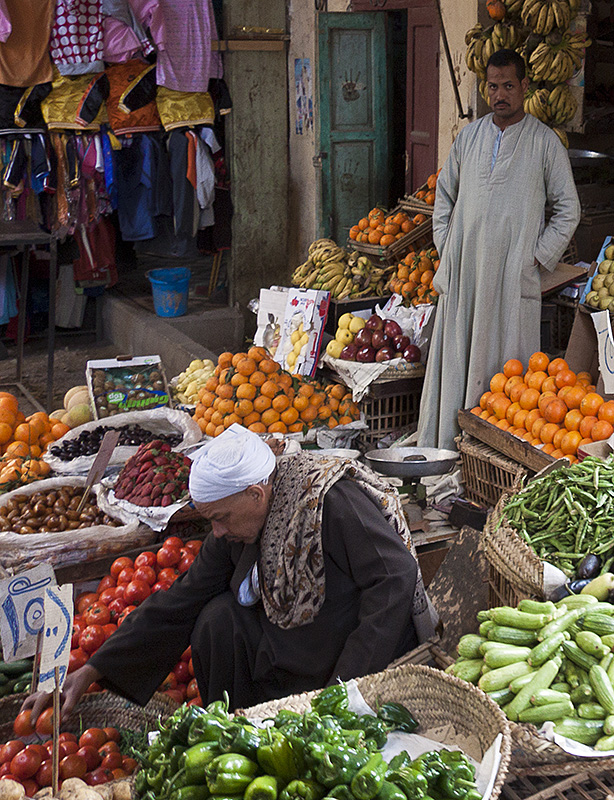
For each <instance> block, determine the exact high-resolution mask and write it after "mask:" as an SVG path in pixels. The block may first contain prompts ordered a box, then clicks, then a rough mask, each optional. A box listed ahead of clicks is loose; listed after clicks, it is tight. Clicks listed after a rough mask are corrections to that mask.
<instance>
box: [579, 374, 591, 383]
mask: <svg viewBox="0 0 614 800" xmlns="http://www.w3.org/2000/svg"><path fill="white" fill-rule="evenodd" d="M592 382H593V378H592V376H591V373H590V372H578V383H579V384H580V385H581V386H588V385H589V384H591V383H592Z"/></svg>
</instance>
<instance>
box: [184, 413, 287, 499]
mask: <svg viewBox="0 0 614 800" xmlns="http://www.w3.org/2000/svg"><path fill="white" fill-rule="evenodd" d="M190 458H191V459H192V467H191V469H190V495H191V497H192V500H195V501H196V502H197V503H213V502H214V501H215V500H221V499H222V498H223V497H229V496H230V495H231V494H236V493H237V492H242V491H244V490H245V489H247V487H248V486H251V485H252V484H254V483H260V482H261V481H264V480H266V479H267V478H268V477H269V476H270V475H271V473H272V472H273V470H274V469H275V455H274V453H273V451H272V450H271V448H270V447H269V446H268V444H266V442H263V441H262V439H260V437H259V436H257V435H256V434H255V433H252V431H248V430H247V428H244V427H243V426H242V425H239V424H237V423H236V422H235V423H234V424H233V425H231V426H230V427H229V428H227V429H226V430H225V431H224V433H221V434H220V435H219V436H216V438H215V439H213V440H212V441H210V442H207V444H206V445H204V446H203V447H200V448H199V449H198V450H196V452H194V453H192V455H191V456H190Z"/></svg>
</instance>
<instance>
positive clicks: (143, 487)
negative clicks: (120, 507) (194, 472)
mask: <svg viewBox="0 0 614 800" xmlns="http://www.w3.org/2000/svg"><path fill="white" fill-rule="evenodd" d="M191 464H192V461H191V460H190V459H189V458H188V457H187V456H184V455H182V454H181V453H176V452H173V450H171V446H170V444H167V443H166V442H164V441H162V440H161V439H155V440H154V441H152V442H149V443H148V444H142V445H141V446H140V447H139V449H138V450H137V451H136V453H135V454H134V455H133V456H130V458H129V459H128V461H126V463H125V465H124V466H123V468H122V470H121V472H120V473H119V475H118V477H117V482H116V483H115V485H114V487H113V493H114V495H115V497H116V498H117V499H118V500H126V501H128V502H130V503H133V504H134V505H137V506H161V507H163V508H164V507H165V506H170V505H172V504H173V503H177V502H179V501H181V500H183V499H185V498H187V496H188V479H189V477H190V466H191Z"/></svg>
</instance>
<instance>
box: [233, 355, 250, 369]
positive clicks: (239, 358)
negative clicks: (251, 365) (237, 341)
mask: <svg viewBox="0 0 614 800" xmlns="http://www.w3.org/2000/svg"><path fill="white" fill-rule="evenodd" d="M244 358H247V353H243V352H241V353H235V354H234V355H233V357H232V359H231V361H230V363H231V365H232V366H233V367H236V366H237V364H238V363H239V361H242V360H243V359H244Z"/></svg>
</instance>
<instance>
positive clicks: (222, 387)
mask: <svg viewBox="0 0 614 800" xmlns="http://www.w3.org/2000/svg"><path fill="white" fill-rule="evenodd" d="M215 393H216V395H217V396H218V397H221V398H222V399H223V400H228V399H229V398H231V397H232V396H233V394H234V387H233V386H231V385H230V384H229V383H220V384H219V386H218V387H217V389H216V390H215Z"/></svg>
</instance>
